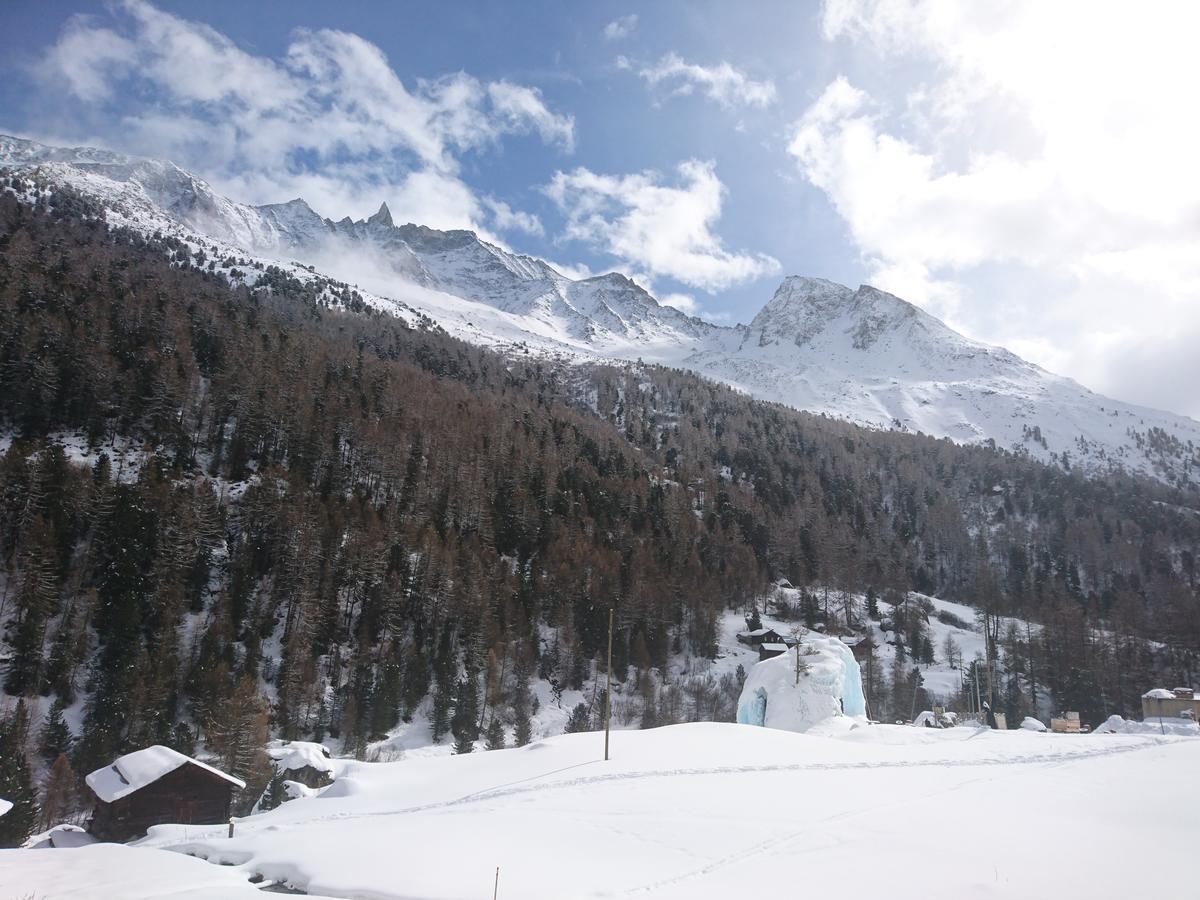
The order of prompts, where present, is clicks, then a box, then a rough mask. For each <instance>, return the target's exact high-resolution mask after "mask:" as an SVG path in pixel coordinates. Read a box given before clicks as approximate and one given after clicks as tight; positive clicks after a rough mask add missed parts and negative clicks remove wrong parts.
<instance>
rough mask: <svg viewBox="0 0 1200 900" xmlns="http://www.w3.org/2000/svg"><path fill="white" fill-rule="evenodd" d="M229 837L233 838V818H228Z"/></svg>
mask: <svg viewBox="0 0 1200 900" xmlns="http://www.w3.org/2000/svg"><path fill="white" fill-rule="evenodd" d="M229 836H230V837H233V816H230V817H229Z"/></svg>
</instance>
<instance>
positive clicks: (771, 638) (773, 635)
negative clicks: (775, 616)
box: [737, 628, 783, 647]
mask: <svg viewBox="0 0 1200 900" xmlns="http://www.w3.org/2000/svg"><path fill="white" fill-rule="evenodd" d="M737 639H738V641H739V642H740V643H743V644H749V645H750V646H751V647H757V646H758V645H759V644H780V643H783V638H782V637H780V636H779V633H778V632H776V631H775V629H774V628H755V629H754V630H753V631H739V632H738V635H737Z"/></svg>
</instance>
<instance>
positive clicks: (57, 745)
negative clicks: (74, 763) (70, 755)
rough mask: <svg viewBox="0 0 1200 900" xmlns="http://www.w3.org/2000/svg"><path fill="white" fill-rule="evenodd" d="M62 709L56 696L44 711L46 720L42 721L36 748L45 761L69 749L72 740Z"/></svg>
mask: <svg viewBox="0 0 1200 900" xmlns="http://www.w3.org/2000/svg"><path fill="white" fill-rule="evenodd" d="M63 709H64V706H63V702H62V700H60V699H58V698H57V697H56V698H55V699H54V702H53V703H51V704H50V709H49V710H48V711H47V712H46V721H45V722H43V723H42V733H41V735H40V741H39V747H38V749H39V750H40V751H41V753H42V756H43V757H45V759H46V761H47V762H49V761H51V760H55V759H57V758H58V757H59V756H60V755H61V754H64V753H67V752H68V751H70V749H71V743H72V742H73V740H74V737H73V736H72V734H71V727H70V726H69V725H68V724H67V720H66V719H65V718H64V717H63Z"/></svg>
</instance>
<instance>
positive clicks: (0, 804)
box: [0, 797, 13, 816]
mask: <svg viewBox="0 0 1200 900" xmlns="http://www.w3.org/2000/svg"><path fill="white" fill-rule="evenodd" d="M12 807H13V805H12V801H10V800H5V799H4V798H3V797H0V816H2V815H4V814H5V813H6V812H8V811H9V810H10V809H12Z"/></svg>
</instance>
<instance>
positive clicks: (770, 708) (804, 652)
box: [737, 634, 867, 731]
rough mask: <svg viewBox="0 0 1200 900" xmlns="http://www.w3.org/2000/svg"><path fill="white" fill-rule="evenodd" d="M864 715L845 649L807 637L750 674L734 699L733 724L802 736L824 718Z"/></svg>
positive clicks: (857, 674)
mask: <svg viewBox="0 0 1200 900" xmlns="http://www.w3.org/2000/svg"><path fill="white" fill-rule="evenodd" d="M797 653H799V654H800V666H801V672H800V677H799V679H798V680H797V678H796V654H797ZM866 715H867V702H866V698H865V697H864V696H863V686H862V672H861V671H860V670H859V668H858V662H857V661H856V660H855V659H854V654H853V653H851V652H850V648H849V647H847V646H846V645H845V644H843V643H842V642H841V641H840V640H838V639H837V638H829V637H821V636H820V635H816V634H810V635H808V636H806V637H805V638H804V640H803V641H802V642H801V643H800V644H798V645H797V646H796V647H793V648H792V649H791V650H789V651H788V652H787V653H784V654H783V655H781V656H776V657H773V658H772V659H766V660H763V661H762V662H760V663H758V664H757V665H756V666H754V668H752V669H751V670H750V672H749V674H747V676H746V683H745V684H744V685H743V686H742V694H741V697H740V698H739V699H738V711H737V720H738V722H739V723H741V724H742V725H762V726H765V727H767V728H781V729H784V730H785V731H808V730H809V729H810V728H812V727H813V726H814V725H816V724H817V723H818V722H823V721H825V720H826V719H831V718H835V717H837V716H850V717H852V718H857V719H865V718H866Z"/></svg>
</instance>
